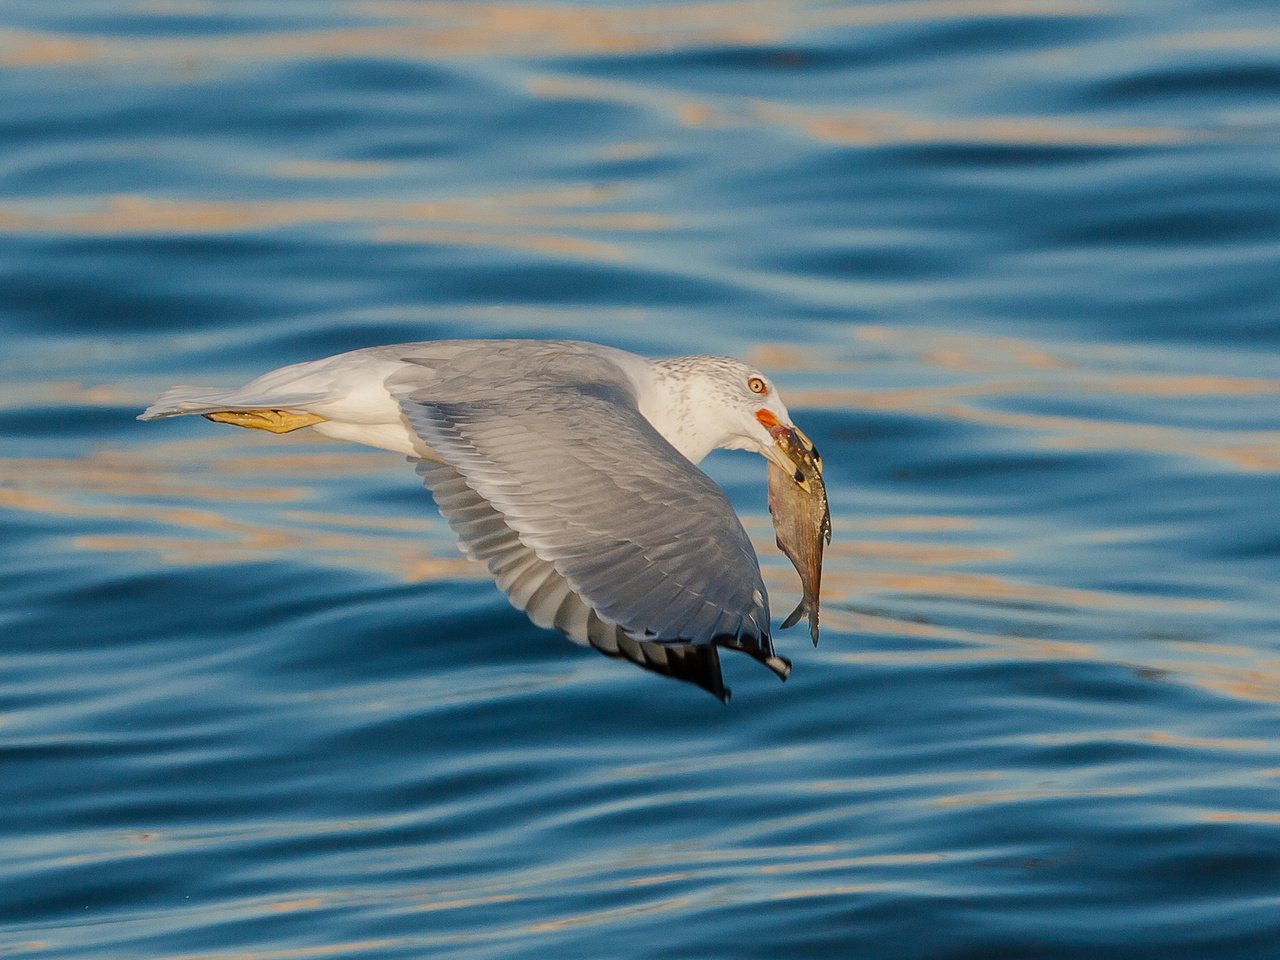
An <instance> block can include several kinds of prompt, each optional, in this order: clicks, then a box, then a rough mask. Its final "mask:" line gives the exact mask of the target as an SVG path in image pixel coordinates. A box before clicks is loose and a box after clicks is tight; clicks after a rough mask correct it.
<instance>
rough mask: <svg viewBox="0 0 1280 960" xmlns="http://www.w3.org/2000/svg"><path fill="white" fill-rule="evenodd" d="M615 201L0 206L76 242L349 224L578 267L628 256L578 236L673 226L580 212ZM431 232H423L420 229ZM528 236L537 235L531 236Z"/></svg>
mask: <svg viewBox="0 0 1280 960" xmlns="http://www.w3.org/2000/svg"><path fill="white" fill-rule="evenodd" d="M617 196H618V194H617V192H616V191H612V190H608V189H604V188H598V187H592V186H565V187H563V188H560V189H555V190H542V191H530V192H524V193H516V194H509V195H495V196H488V197H472V198H454V199H449V200H418V201H394V202H393V201H380V200H367V199H360V200H342V199H333V200H275V201H200V200H170V199H165V198H158V197H144V196H133V195H126V196H121V195H116V196H99V197H88V198H77V199H75V200H74V201H73V200H67V201H61V202H56V203H55V202H50V201H48V200H41V201H39V202H35V201H10V202H7V203H0V230H8V231H11V232H20V233H46V234H47V233H52V234H73V235H77V236H129V235H146V236H154V235H157V234H193V233H194V234H225V233H239V232H244V231H255V230H275V229H281V228H287V227H296V226H304V225H319V224H325V223H336V224H357V225H364V226H366V227H367V228H368V230H369V234H370V235H371V236H372V237H373V238H374V239H378V240H383V241H388V242H395V243H404V242H413V243H438V244H447V245H455V246H456V245H462V246H486V247H504V246H505V247H516V248H519V249H527V250H533V251H537V252H541V253H551V254H558V255H568V256H572V257H577V258H582V259H595V260H605V261H616V260H621V259H625V258H627V257H628V256H629V251H628V250H627V248H626V247H625V246H624V245H622V244H620V243H618V242H617V241H616V240H614V241H609V242H605V241H600V240H594V239H588V238H583V237H580V236H577V235H576V233H577V232H583V231H586V232H593V231H599V232H608V233H610V234H616V233H635V232H647V231H654V230H663V229H669V228H671V227H673V226H674V225H675V222H674V220H673V219H672V218H670V217H666V216H662V215H658V214H651V213H639V212H623V211H607V210H590V209H584V208H589V207H594V206H598V205H600V204H602V203H607V202H609V201H611V200H614V199H616V198H617ZM423 224H431V226H423ZM530 228H533V230H535V231H537V232H530Z"/></svg>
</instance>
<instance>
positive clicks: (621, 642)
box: [418, 460, 729, 700]
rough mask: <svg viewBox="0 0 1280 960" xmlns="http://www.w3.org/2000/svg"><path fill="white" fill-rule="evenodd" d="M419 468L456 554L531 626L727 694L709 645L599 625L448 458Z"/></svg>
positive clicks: (426, 462)
mask: <svg viewBox="0 0 1280 960" xmlns="http://www.w3.org/2000/svg"><path fill="white" fill-rule="evenodd" d="M418 473H419V474H420V475H421V476H422V478H423V481H424V482H425V483H426V485H427V487H428V488H429V489H430V490H431V495H432V497H434V498H435V501H436V504H437V506H439V507H440V512H441V514H442V515H443V516H444V518H445V519H446V520H448V521H449V525H450V527H452V528H453V531H454V532H455V533H456V534H457V536H458V541H459V543H460V544H461V546H462V549H463V552H464V553H466V555H467V556H468V557H470V558H471V559H472V560H477V561H479V562H481V563H483V564H485V565H486V566H487V567H488V568H489V573H490V574H492V576H493V578H494V580H495V581H497V584H498V587H499V588H500V589H501V590H502V592H503V593H505V594H506V595H507V599H508V600H510V601H511V603H512V605H513V606H514V607H516V608H517V609H519V610H523V611H524V612H525V613H526V614H528V616H529V619H530V620H532V621H533V622H534V623H535V624H537V625H538V626H540V627H543V628H548V629H550V628H555V629H557V630H560V631H561V632H563V633H564V634H565V635H566V636H568V637H569V638H570V639H571V640H573V641H574V642H576V643H581V644H583V645H584V646H586V645H590V646H593V647H595V648H596V649H597V650H599V651H600V652H601V653H603V654H604V655H605V656H608V657H620V658H623V659H626V660H630V661H631V662H632V663H635V664H637V665H638V666H641V667H644V668H645V669H646V670H652V671H654V672H655V673H660V674H663V675H664V676H668V677H674V678H675V679H677V680H684V681H687V682H689V683H693V684H696V685H697V686H699V687H702V688H703V689H704V690H707V691H709V692H710V693H711V694H713V695H714V696H716V697H718V698H719V699H721V700H728V699H729V690H728V688H727V687H725V685H724V680H723V678H722V677H721V674H720V656H719V654H718V653H717V651H716V648H715V647H714V646H712V645H710V644H708V645H704V646H698V645H695V644H667V643H657V642H653V641H645V640H636V639H634V638H633V637H630V636H628V635H627V633H626V632H625V631H624V630H622V629H621V628H620V627H618V626H616V625H614V624H610V623H605V622H604V621H603V620H601V619H600V616H599V614H597V613H596V612H595V611H594V610H592V609H591V607H590V606H588V605H587V604H586V603H585V602H584V601H583V600H582V598H581V597H579V596H578V595H577V594H576V593H574V591H573V589H572V588H571V587H570V586H569V585H568V583H566V582H565V579H564V577H562V576H560V574H559V573H558V572H557V571H556V568H555V565H554V564H552V563H550V562H549V561H547V560H542V559H540V558H539V557H538V555H537V554H535V553H534V552H533V551H532V550H530V549H529V548H528V547H526V546H525V545H524V544H523V543H521V542H520V538H519V536H518V535H517V534H516V532H515V531H514V530H512V529H511V528H510V527H509V526H507V524H506V521H505V520H504V519H503V517H502V514H500V513H499V512H498V511H497V510H495V509H494V508H493V507H492V506H491V505H490V504H489V503H488V501H486V500H485V499H484V498H483V497H481V496H480V495H479V494H478V493H476V492H475V491H474V490H472V489H471V488H470V487H469V486H467V482H466V479H465V478H464V477H463V476H462V474H460V473H458V471H457V470H455V469H453V467H451V466H449V465H448V464H447V463H435V462H433V461H430V460H420V461H418Z"/></svg>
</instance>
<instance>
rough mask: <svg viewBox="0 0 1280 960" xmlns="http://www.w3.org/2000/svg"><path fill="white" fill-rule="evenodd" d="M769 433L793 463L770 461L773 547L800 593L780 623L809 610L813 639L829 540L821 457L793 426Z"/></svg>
mask: <svg viewBox="0 0 1280 960" xmlns="http://www.w3.org/2000/svg"><path fill="white" fill-rule="evenodd" d="M773 434H774V439H775V440H776V441H777V442H778V446H779V447H781V448H782V452H783V453H785V454H786V455H787V457H788V458H789V459H790V460H791V461H792V462H793V463H794V464H795V472H794V473H791V474H788V473H787V471H786V470H784V469H783V468H782V467H779V466H778V465H777V464H775V463H773V462H772V461H770V462H769V514H770V516H772V517H773V530H774V535H775V536H776V538H777V541H778V547H779V548H780V549H781V550H782V552H783V553H785V554H786V555H787V559H788V560H790V561H791V564H792V566H794V567H795V568H796V573H798V574H800V586H801V589H802V593H803V596H802V599H801V600H800V604H799V605H798V606H797V607H796V608H795V609H794V610H792V611H791V614H790V616H788V617H787V619H786V620H784V621H782V626H783V629H786V628H787V627H790V626H794V625H795V624H796V623H797V622H798V621H799V619H800V617H801V616H802V615H803V614H805V613H808V614H809V636H810V637H812V638H813V645H814V646H815V647H816V646H817V645H818V607H819V599H820V598H819V592H820V590H821V587H822V552H823V548H824V547H825V546H826V544H829V543H830V542H831V508H830V506H829V504H828V503H827V487H826V484H825V483H824V482H823V480H822V457H821V456H820V455H819V454H818V451H817V449H816V448H815V447H814V445H813V443H812V441H810V439H809V438H808V437H806V436H805V435H804V434H803V433H801V432H800V431H799V430H797V429H795V428H794V427H777V428H775V430H774V431H773Z"/></svg>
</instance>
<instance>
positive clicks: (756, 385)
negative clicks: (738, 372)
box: [747, 377, 769, 393]
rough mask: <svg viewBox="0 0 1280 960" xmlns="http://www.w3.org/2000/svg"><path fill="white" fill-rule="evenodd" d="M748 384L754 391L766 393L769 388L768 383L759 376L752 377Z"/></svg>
mask: <svg viewBox="0 0 1280 960" xmlns="http://www.w3.org/2000/svg"><path fill="white" fill-rule="evenodd" d="M747 386H748V387H750V388H751V392H752V393H766V392H768V390H769V386H768V384H766V383H765V382H764V381H763V380H761V379H760V378H759V377H752V378H751V379H750V380H748V381H747Z"/></svg>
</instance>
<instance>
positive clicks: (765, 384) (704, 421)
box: [640, 357, 795, 473]
mask: <svg viewBox="0 0 1280 960" xmlns="http://www.w3.org/2000/svg"><path fill="white" fill-rule="evenodd" d="M650 363H651V367H652V368H653V370H654V372H655V373H656V374H657V381H656V383H655V387H656V390H655V391H653V392H651V393H650V392H648V391H646V393H648V394H649V395H647V396H646V395H642V396H641V397H640V412H641V413H643V414H644V415H645V417H646V418H647V419H648V420H649V422H650V423H652V424H653V425H654V426H655V427H656V428H657V429H658V432H659V433H661V434H662V435H663V436H664V437H666V438H667V439H668V440H669V441H670V442H671V444H672V446H674V447H675V448H676V449H677V450H679V451H680V452H681V453H683V454H684V455H685V456H686V457H688V458H689V459H690V460H692V461H693V462H694V463H697V462H698V461H700V460H701V459H702V458H703V457H705V456H706V455H707V454H708V453H710V452H711V451H712V450H717V449H728V450H754V451H755V452H756V453H758V454H760V455H761V456H763V457H765V458H766V459H768V460H771V461H773V462H774V463H777V464H778V466H780V467H782V468H783V469H784V470H786V471H787V472H788V473H790V472H791V471H792V470H793V469H795V466H794V464H792V462H791V460H790V459H789V458H788V457H787V456H786V454H785V453H783V452H782V450H781V449H780V448H779V446H778V440H777V437H778V436H779V432H780V431H782V432H785V431H794V430H795V424H793V423H792V422H791V414H789V413H788V412H787V407H786V404H784V403H783V402H782V398H781V397H780V396H778V391H777V389H776V388H775V387H774V385H773V381H772V380H770V379H769V378H768V377H767V376H765V374H764V373H762V372H761V371H759V370H757V369H756V368H755V367H752V366H749V365H748V364H745V363H743V362H742V361H740V360H734V359H733V358H732V357H673V358H671V359H668V360H653V361H651V362H650Z"/></svg>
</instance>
